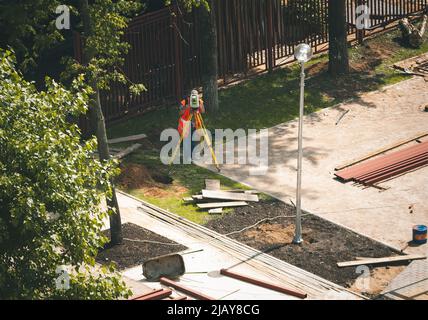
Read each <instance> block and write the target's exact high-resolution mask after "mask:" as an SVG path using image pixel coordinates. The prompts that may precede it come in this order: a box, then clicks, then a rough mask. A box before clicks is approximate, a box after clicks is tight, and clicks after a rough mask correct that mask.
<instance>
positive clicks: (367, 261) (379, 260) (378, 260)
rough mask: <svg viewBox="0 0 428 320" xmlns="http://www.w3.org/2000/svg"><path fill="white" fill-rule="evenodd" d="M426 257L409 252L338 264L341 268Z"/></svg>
mask: <svg viewBox="0 0 428 320" xmlns="http://www.w3.org/2000/svg"><path fill="white" fill-rule="evenodd" d="M426 257H427V256H423V255H417V254H409V255H405V256H395V257H386V258H370V259H364V260H355V261H346V262H338V263H337V266H338V267H340V268H343V267H354V266H360V265H363V264H380V263H388V262H397V261H406V260H421V259H426Z"/></svg>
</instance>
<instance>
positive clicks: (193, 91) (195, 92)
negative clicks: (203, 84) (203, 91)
mask: <svg viewBox="0 0 428 320" xmlns="http://www.w3.org/2000/svg"><path fill="white" fill-rule="evenodd" d="M190 94H191V95H194V94H199V93H198V90H196V89H193V90H192V92H191V93H190Z"/></svg>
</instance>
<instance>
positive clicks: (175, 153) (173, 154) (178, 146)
mask: <svg viewBox="0 0 428 320" xmlns="http://www.w3.org/2000/svg"><path fill="white" fill-rule="evenodd" d="M192 116H193V115H192V114H191V115H190V119H189V121H192ZM184 129H185V128H183V133H182V134H181V135H180V141H179V142H178V145H177V147H176V148H175V150H174V152H173V153H172V158H171V161H170V162H169V164H168V165H171V164H172V163H173V162H174V160H175V157H176V156H177V153H178V150H180V147H181V143H182V142H183V140H184V133H185V130H184Z"/></svg>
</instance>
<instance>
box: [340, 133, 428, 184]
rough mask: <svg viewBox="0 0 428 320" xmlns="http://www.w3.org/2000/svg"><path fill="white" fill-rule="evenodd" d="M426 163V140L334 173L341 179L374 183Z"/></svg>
mask: <svg viewBox="0 0 428 320" xmlns="http://www.w3.org/2000/svg"><path fill="white" fill-rule="evenodd" d="M426 165H428V141H426V142H421V143H419V144H417V145H414V146H411V147H408V148H405V149H403V150H400V151H396V152H393V153H390V154H387V155H384V156H381V157H378V158H376V159H373V160H370V161H366V162H363V163H361V164H358V165H355V166H351V167H349V168H345V169H343V170H340V171H338V172H336V173H335V175H336V176H337V177H338V178H340V179H341V180H343V181H350V180H353V181H356V182H358V183H361V184H364V185H374V184H376V183H379V182H384V181H386V180H389V179H391V178H394V177H396V176H398V175H402V174H404V173H407V172H410V171H413V170H416V169H418V168H420V167H423V166H426Z"/></svg>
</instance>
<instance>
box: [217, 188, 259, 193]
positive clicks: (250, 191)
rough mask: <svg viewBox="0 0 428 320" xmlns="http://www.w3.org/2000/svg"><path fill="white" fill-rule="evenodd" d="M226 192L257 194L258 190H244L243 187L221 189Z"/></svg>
mask: <svg viewBox="0 0 428 320" xmlns="http://www.w3.org/2000/svg"><path fill="white" fill-rule="evenodd" d="M223 191H226V192H243V193H248V194H259V193H260V192H259V191H257V190H244V189H231V190H223Z"/></svg>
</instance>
